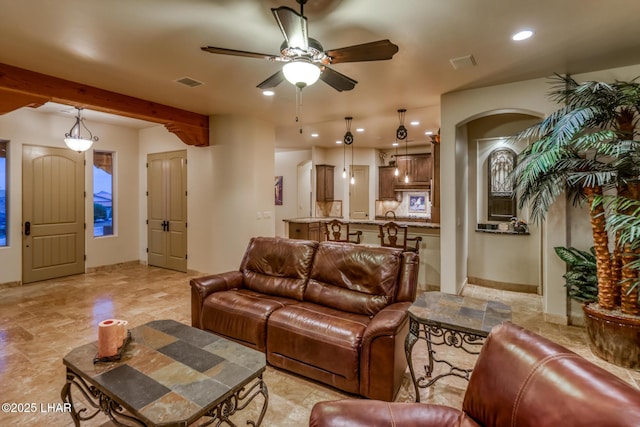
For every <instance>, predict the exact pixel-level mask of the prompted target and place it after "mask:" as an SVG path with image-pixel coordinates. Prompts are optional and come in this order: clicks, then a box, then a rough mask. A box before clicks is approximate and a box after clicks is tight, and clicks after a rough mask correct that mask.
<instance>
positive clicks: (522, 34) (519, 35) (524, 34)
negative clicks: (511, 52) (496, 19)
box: [511, 30, 533, 41]
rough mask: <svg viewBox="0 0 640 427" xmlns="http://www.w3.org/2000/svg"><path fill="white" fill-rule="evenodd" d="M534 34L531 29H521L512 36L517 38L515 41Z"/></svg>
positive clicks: (514, 38)
mask: <svg viewBox="0 0 640 427" xmlns="http://www.w3.org/2000/svg"><path fill="white" fill-rule="evenodd" d="M532 35H533V31H531V30H523V31H520V32H518V33H515V34H514V35H513V36H511V39H512V40H515V41H520V40H526V39H528V38H529V37H531V36H532Z"/></svg>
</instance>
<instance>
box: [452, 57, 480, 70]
mask: <svg viewBox="0 0 640 427" xmlns="http://www.w3.org/2000/svg"><path fill="white" fill-rule="evenodd" d="M449 62H451V65H452V66H453V69H454V70H461V69H462V68H469V67H474V66H475V65H476V58H474V57H473V55H467V56H461V57H459V58H453V59H450V60H449Z"/></svg>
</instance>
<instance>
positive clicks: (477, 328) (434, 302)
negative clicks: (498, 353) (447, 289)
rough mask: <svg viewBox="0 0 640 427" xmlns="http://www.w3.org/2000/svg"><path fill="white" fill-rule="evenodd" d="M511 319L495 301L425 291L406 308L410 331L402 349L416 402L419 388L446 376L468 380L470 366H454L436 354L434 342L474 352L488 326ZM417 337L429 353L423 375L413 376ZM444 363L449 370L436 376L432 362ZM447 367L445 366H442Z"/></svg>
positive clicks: (489, 329)
mask: <svg viewBox="0 0 640 427" xmlns="http://www.w3.org/2000/svg"><path fill="white" fill-rule="evenodd" d="M507 320H511V307H509V306H508V305H506V304H503V303H500V302H498V301H484V300H480V299H477V298H470V297H464V296H458V295H451V294H445V293H441V292H425V293H423V294H422V295H419V296H418V298H417V299H416V301H415V302H414V303H413V305H411V307H410V308H409V333H408V334H407V337H406V340H405V343H404V348H405V355H406V357H407V364H408V365H409V372H410V373H411V380H412V382H413V386H414V389H415V392H416V402H420V391H419V389H420V388H427V387H430V386H431V385H433V384H434V383H435V382H436V381H438V380H439V379H441V378H444V377H447V376H456V377H459V378H463V379H465V380H467V381H468V380H469V377H470V375H471V371H472V369H465V368H461V367H458V366H456V365H454V364H453V363H452V362H449V361H448V360H446V359H445V357H446V355H445V356H442V358H437V357H436V351H435V350H434V349H433V346H434V345H446V346H449V347H454V348H458V349H462V350H464V351H465V352H466V353H468V354H473V355H477V354H479V353H480V348H481V347H482V344H483V343H484V339H485V338H486V337H487V335H489V332H490V331H491V329H492V328H493V327H494V326H496V325H499V324H501V323H502V322H505V321H507ZM418 340H424V341H426V343H427V351H428V356H429V361H428V365H426V366H425V367H424V370H425V374H424V375H421V376H420V377H417V378H416V373H415V370H414V368H413V361H412V352H413V347H414V345H415V344H416V342H417V341H418ZM436 362H438V363H443V364H445V365H447V366H448V367H449V371H446V372H443V373H441V374H438V375H436V376H432V374H433V373H434V371H433V368H434V364H435V363H436ZM445 369H446V368H445Z"/></svg>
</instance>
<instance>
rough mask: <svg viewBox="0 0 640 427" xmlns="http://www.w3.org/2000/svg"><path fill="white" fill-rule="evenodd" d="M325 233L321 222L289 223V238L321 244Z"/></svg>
mask: <svg viewBox="0 0 640 427" xmlns="http://www.w3.org/2000/svg"><path fill="white" fill-rule="evenodd" d="M322 237H323V231H322V228H321V224H320V222H289V238H290V239H301V240H315V241H316V242H321V241H322Z"/></svg>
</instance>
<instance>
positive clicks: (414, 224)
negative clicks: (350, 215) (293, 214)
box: [283, 217, 440, 228]
mask: <svg viewBox="0 0 640 427" xmlns="http://www.w3.org/2000/svg"><path fill="white" fill-rule="evenodd" d="M334 219H338V220H340V221H342V222H345V223H347V222H348V223H349V224H356V225H380V224H384V223H387V222H389V221H394V222H395V223H396V224H398V225H406V226H408V227H416V228H440V224H436V223H433V222H428V221H426V220H422V221H420V220H415V221H412V220H407V219H404V218H400V219H396V220H392V219H375V220H371V219H368V220H367V219H342V218H332V217H302V218H289V219H283V221H284V222H297V223H311V222H329V221H332V220H334Z"/></svg>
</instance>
